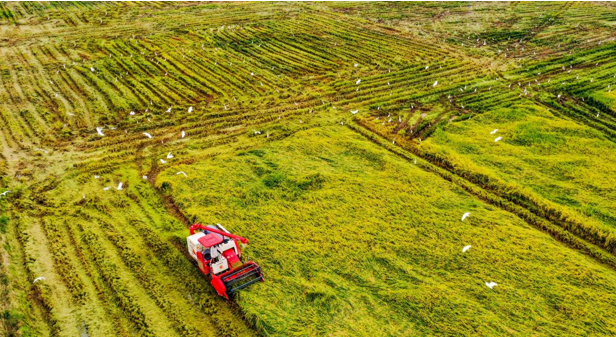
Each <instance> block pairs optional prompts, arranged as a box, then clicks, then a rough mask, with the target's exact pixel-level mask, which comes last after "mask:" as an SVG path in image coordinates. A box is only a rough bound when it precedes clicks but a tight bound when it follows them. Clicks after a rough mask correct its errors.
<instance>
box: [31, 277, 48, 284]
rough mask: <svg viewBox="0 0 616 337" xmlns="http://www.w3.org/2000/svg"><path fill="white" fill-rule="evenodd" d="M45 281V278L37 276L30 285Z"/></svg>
mask: <svg viewBox="0 0 616 337" xmlns="http://www.w3.org/2000/svg"><path fill="white" fill-rule="evenodd" d="M44 280H45V276H39V277H37V278H35V279H34V281H32V283H36V282H38V281H44Z"/></svg>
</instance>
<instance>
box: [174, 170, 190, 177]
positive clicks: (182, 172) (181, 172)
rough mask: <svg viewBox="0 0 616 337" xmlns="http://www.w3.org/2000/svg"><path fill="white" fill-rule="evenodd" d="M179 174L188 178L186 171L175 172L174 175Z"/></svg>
mask: <svg viewBox="0 0 616 337" xmlns="http://www.w3.org/2000/svg"><path fill="white" fill-rule="evenodd" d="M180 174H183V175H184V177H187V178H188V176H187V175H186V173H185V172H184V171H180V172H178V173H176V175H180Z"/></svg>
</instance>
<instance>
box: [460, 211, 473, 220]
mask: <svg viewBox="0 0 616 337" xmlns="http://www.w3.org/2000/svg"><path fill="white" fill-rule="evenodd" d="M469 215H471V212H466V213H464V214H463V215H462V221H464V219H466V218H468V216H469Z"/></svg>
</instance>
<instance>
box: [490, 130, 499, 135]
mask: <svg viewBox="0 0 616 337" xmlns="http://www.w3.org/2000/svg"><path fill="white" fill-rule="evenodd" d="M497 131H498V129H494V130H492V132H490V134H491V135H493V134H495V133H496V132H497Z"/></svg>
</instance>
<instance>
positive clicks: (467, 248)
mask: <svg viewBox="0 0 616 337" xmlns="http://www.w3.org/2000/svg"><path fill="white" fill-rule="evenodd" d="M469 249H471V245H468V246H464V248H462V253H466V251H467V250H469Z"/></svg>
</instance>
